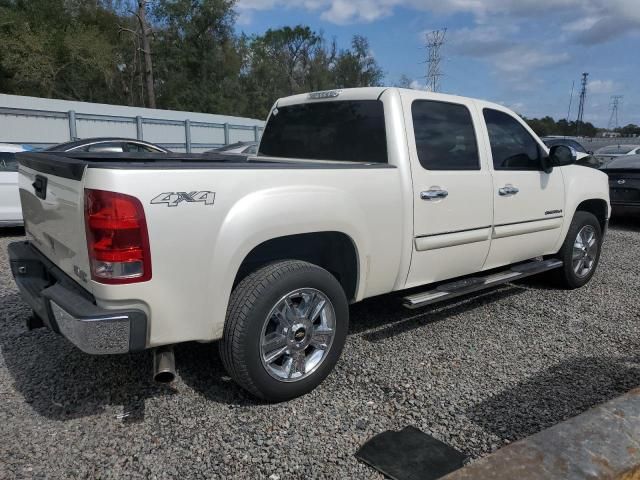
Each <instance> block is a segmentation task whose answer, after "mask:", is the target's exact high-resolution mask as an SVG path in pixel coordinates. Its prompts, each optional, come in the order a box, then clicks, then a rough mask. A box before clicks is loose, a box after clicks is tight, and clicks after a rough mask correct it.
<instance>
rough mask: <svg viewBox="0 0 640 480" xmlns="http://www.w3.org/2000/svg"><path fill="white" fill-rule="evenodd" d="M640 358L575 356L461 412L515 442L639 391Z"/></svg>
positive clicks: (492, 431)
mask: <svg viewBox="0 0 640 480" xmlns="http://www.w3.org/2000/svg"><path fill="white" fill-rule="evenodd" d="M639 362H640V358H639V357H636V358H621V357H577V358H572V359H570V360H567V361H564V362H561V363H559V364H557V365H555V366H553V367H551V368H549V369H547V370H545V371H543V372H542V373H540V374H539V375H537V376H535V377H532V378H530V379H528V380H527V381H525V382H522V383H519V384H517V385H515V386H514V387H513V388H510V389H507V390H505V391H503V392H501V393H499V394H497V395H495V396H492V397H491V398H489V399H488V400H485V401H483V402H480V403H478V404H476V405H474V406H473V407H471V408H470V409H468V410H467V411H466V412H465V413H466V415H467V417H468V418H469V420H471V421H472V422H474V423H476V424H478V425H480V426H482V427H483V428H484V429H485V430H486V431H488V432H491V433H493V434H494V435H496V436H497V437H499V438H500V439H501V440H503V441H505V440H508V441H509V442H513V441H516V440H519V439H521V438H524V437H527V436H529V435H532V434H534V433H537V432H539V431H541V430H544V429H545V428H549V427H551V426H553V425H555V424H557V423H559V422H562V421H564V420H567V419H568V418H571V417H574V416H576V415H579V414H581V413H582V412H584V411H586V410H588V409H590V408H591V407H593V406H595V405H598V404H600V403H604V402H606V401H608V400H611V399H613V398H615V397H617V396H619V395H622V394H623V393H626V392H628V391H629V390H631V389H633V388H635V387H637V386H640V363H639Z"/></svg>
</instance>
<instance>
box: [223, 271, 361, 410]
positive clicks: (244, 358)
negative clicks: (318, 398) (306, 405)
mask: <svg viewBox="0 0 640 480" xmlns="http://www.w3.org/2000/svg"><path fill="white" fill-rule="evenodd" d="M348 324H349V307H348V302H347V299H346V296H345V294H344V291H343V289H342V286H341V285H340V283H339V282H338V281H337V279H336V278H335V277H334V276H333V275H332V274H331V273H329V272H327V271H326V270H324V269H323V268H320V267H318V266H316V265H312V264H310V263H307V262H301V261H297V260H287V261H281V262H277V263H273V264H270V265H267V266H265V267H263V268H260V269H258V270H256V271H255V272H253V273H251V274H250V275H248V276H247V277H246V278H244V279H243V280H242V281H241V282H240V283H239V284H238V285H237V286H236V288H235V289H234V290H233V292H232V294H231V298H230V300H229V308H228V310H227V319H226V322H225V329H224V336H223V339H222V341H221V344H220V355H221V357H222V361H223V363H224V366H225V368H226V370H227V372H228V373H229V375H230V376H231V377H232V378H233V379H234V380H235V381H236V382H237V383H238V384H239V385H240V386H242V387H243V388H245V389H246V390H248V391H249V392H251V393H252V394H254V395H256V396H258V397H260V398H263V399H265V400H267V401H273V402H279V401H284V400H289V399H291V398H295V397H298V396H300V395H303V394H305V393H307V392H309V391H311V390H313V389H314V388H315V387H316V386H318V385H319V384H320V383H321V382H322V381H323V380H324V378H325V377H326V376H327V375H328V374H329V373H330V372H331V370H332V369H333V367H334V366H335V364H336V362H337V361H338V358H339V357H340V353H341V352H342V348H343V346H344V342H345V340H346V336H347V329H348Z"/></svg>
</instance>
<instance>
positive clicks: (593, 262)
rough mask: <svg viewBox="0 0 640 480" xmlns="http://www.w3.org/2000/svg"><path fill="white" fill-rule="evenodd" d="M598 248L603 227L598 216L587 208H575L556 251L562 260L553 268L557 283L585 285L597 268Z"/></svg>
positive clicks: (600, 245) (599, 247) (565, 285)
mask: <svg viewBox="0 0 640 480" xmlns="http://www.w3.org/2000/svg"><path fill="white" fill-rule="evenodd" d="M601 248H602V229H601V228H600V222H599V221H598V219H597V218H596V217H595V216H594V215H593V214H591V213H589V212H576V214H575V216H574V217H573V221H572V222H571V226H570V227H569V232H568V233H567V237H566V239H565V241H564V244H563V245H562V248H561V249H560V251H559V252H558V255H557V257H558V258H559V259H560V260H562V261H563V263H564V264H563V266H562V268H560V269H558V270H556V271H555V272H554V273H555V274H556V279H557V281H558V282H559V283H560V285H561V286H563V287H565V288H569V289H574V288H580V287H582V286H583V285H586V284H587V283H588V282H589V280H591V277H593V275H594V273H595V272H596V267H597V266H598V262H599V260H600V251H601Z"/></svg>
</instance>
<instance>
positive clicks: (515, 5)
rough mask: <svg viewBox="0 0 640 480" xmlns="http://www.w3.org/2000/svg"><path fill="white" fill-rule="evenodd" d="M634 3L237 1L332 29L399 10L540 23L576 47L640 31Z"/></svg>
mask: <svg viewBox="0 0 640 480" xmlns="http://www.w3.org/2000/svg"><path fill="white" fill-rule="evenodd" d="M638 2H639V0H298V1H296V2H295V3H294V2H292V1H291V0H239V1H238V4H237V5H238V10H239V11H240V14H241V15H242V14H243V12H248V11H255V10H270V9H273V8H304V9H306V10H310V11H314V12H318V13H319V15H320V16H321V17H322V18H323V19H324V20H327V21H330V22H333V23H337V24H348V23H362V22H365V23H367V22H373V21H375V20H378V19H381V18H384V17H387V16H390V15H392V14H393V12H394V10H395V9H396V8H398V7H405V8H412V9H414V10H418V11H424V12H432V13H439V14H454V13H469V14H471V15H472V16H473V17H474V19H475V21H476V23H478V24H483V25H491V24H492V23H493V22H494V21H495V18H496V17H508V18H512V19H514V20H516V21H517V20H524V19H526V18H531V17H537V18H539V19H543V20H544V22H545V24H546V25H548V27H549V32H553V31H554V27H556V31H565V32H567V33H568V34H570V35H572V36H573V38H574V39H575V41H577V42H580V43H585V44H594V43H601V42H604V41H607V40H609V39H611V38H614V37H616V36H619V35H622V34H625V33H628V32H630V31H640V8H639V3H638Z"/></svg>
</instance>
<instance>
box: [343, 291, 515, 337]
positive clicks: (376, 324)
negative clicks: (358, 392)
mask: <svg viewBox="0 0 640 480" xmlns="http://www.w3.org/2000/svg"><path fill="white" fill-rule="evenodd" d="M525 291H526V289H525V288H523V287H520V286H518V285H515V284H507V285H504V286H502V287H498V288H496V289H495V290H488V291H485V292H481V293H478V294H475V295H472V296H466V297H459V298H455V299H452V300H449V301H446V302H442V303H440V304H436V305H431V306H427V307H423V308H420V309H416V310H408V309H406V308H404V307H403V306H402V297H404V296H405V295H406V294H407V293H406V292H403V293H402V295H399V294H397V293H395V294H389V295H383V296H380V297H375V298H372V299H369V300H365V301H364V302H361V303H359V304H356V305H353V306H352V307H351V321H350V325H349V333H350V334H359V333H364V334H363V338H364V339H365V340H367V341H369V342H379V341H382V340H385V339H387V338H391V337H394V336H397V335H402V334H403V333H406V332H409V331H412V330H415V329H418V328H422V327H424V326H425V325H428V324H431V323H435V322H440V321H442V320H447V319H449V318H451V317H453V316H455V315H459V314H462V313H465V312H469V311H472V310H474V309H476V308H479V307H482V306H483V305H487V304H490V303H493V302H496V301H498V300H504V299H507V298H510V297H513V296H515V295H519V294H521V293H524V292H525Z"/></svg>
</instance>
